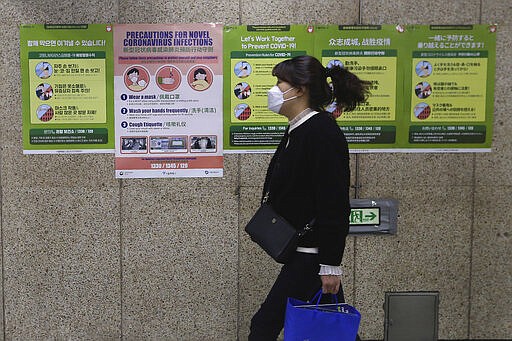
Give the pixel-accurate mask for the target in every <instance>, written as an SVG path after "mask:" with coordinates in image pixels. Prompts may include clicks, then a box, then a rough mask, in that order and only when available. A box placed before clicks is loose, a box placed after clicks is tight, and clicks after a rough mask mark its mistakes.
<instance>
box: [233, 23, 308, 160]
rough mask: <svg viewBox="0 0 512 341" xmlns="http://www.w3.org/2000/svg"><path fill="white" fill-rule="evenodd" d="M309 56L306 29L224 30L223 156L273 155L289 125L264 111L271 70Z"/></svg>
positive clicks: (271, 82)
mask: <svg viewBox="0 0 512 341" xmlns="http://www.w3.org/2000/svg"><path fill="white" fill-rule="evenodd" d="M312 53H313V27H312V26H308V25H248V26H225V29H224V60H225V63H224V67H225V68H224V76H225V78H224V79H225V84H224V146H225V150H226V152H230V151H232V152H244V151H245V152H261V151H269V150H270V151H273V150H274V149H275V147H276V146H277V145H278V144H279V141H280V140H281V137H282V136H283V134H284V131H285V129H286V126H287V124H288V121H287V119H286V118H285V117H283V116H282V115H278V114H276V113H274V112H272V111H270V110H269V109H268V108H267V91H268V90H269V89H270V88H271V87H272V86H274V85H275V84H276V82H277V79H276V78H275V77H274V76H272V69H273V67H274V65H276V64H277V63H279V62H280V61H283V60H285V59H289V58H293V57H295V56H300V55H305V54H312Z"/></svg>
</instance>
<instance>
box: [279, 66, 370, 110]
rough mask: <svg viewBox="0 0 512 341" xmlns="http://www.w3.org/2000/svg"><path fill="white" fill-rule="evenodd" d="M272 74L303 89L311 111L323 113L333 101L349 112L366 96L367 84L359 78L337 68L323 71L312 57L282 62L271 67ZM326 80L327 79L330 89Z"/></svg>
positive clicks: (339, 67) (323, 68)
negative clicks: (307, 97)
mask: <svg viewBox="0 0 512 341" xmlns="http://www.w3.org/2000/svg"><path fill="white" fill-rule="evenodd" d="M272 75H273V76H275V77H277V78H279V79H280V80H283V81H285V82H287V83H290V85H292V86H294V87H297V88H298V87H305V88H307V89H308V90H309V106H310V107H311V108H312V109H315V110H325V107H326V106H327V105H329V104H331V103H332V102H334V101H335V102H336V105H337V106H338V108H339V109H341V110H342V111H352V110H354V109H355V108H356V107H357V106H358V105H359V104H360V103H362V102H364V101H366V98H367V97H368V95H369V93H370V92H369V90H368V89H369V86H370V85H371V83H370V82H368V81H363V80H361V79H359V77H357V76H356V75H354V74H353V73H352V72H350V71H348V70H347V69H345V68H343V67H341V66H339V65H335V66H333V67H330V68H325V67H324V66H323V65H322V63H320V61H319V60H318V59H316V58H315V57H312V56H298V57H295V58H292V59H287V60H284V61H282V62H280V63H279V64H277V65H276V66H274V69H273V70H272ZM327 77H331V80H332V87H333V88H332V89H331V87H330V86H329V84H328V83H327Z"/></svg>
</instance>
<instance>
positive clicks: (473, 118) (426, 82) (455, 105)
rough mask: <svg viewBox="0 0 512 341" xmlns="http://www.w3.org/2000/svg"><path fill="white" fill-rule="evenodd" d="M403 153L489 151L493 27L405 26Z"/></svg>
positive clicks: (494, 49)
mask: <svg viewBox="0 0 512 341" xmlns="http://www.w3.org/2000/svg"><path fill="white" fill-rule="evenodd" d="M405 30H406V32H405V35H406V36H407V38H408V39H407V41H408V43H409V46H408V51H407V53H408V57H409V58H408V63H407V64H405V65H404V66H405V67H406V70H405V74H406V75H407V76H406V77H405V82H404V87H405V93H406V94H407V95H406V96H407V98H406V101H407V106H406V109H405V110H406V114H407V117H408V120H409V127H408V132H407V138H408V141H407V144H406V147H407V148H415V149H425V150H434V151H435V150H447V151H490V148H491V143H492V123H493V111H494V107H493V103H494V73H495V72H494V70H495V51H496V34H495V32H496V26H489V25H463V26H449V25H430V26H425V25H421V26H414V25H411V26H407V27H405Z"/></svg>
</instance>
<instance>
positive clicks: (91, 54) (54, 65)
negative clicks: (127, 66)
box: [20, 24, 114, 154]
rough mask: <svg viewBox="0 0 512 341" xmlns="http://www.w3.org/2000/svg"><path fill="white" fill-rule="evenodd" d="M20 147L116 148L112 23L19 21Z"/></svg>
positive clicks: (34, 151) (71, 150) (51, 150)
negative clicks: (35, 22) (31, 22)
mask: <svg viewBox="0 0 512 341" xmlns="http://www.w3.org/2000/svg"><path fill="white" fill-rule="evenodd" d="M20 44H21V46H20V57H21V73H22V97H23V105H22V112H23V152H24V153H25V154H46V153H76V152H84V153H110V152H113V149H114V129H113V128H114V126H113V124H114V117H113V101H112V98H113V97H112V94H113V68H112V54H113V47H112V27H111V26H110V25H104V24H90V25H22V26H21V27H20Z"/></svg>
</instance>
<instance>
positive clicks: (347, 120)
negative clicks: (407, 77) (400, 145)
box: [315, 25, 404, 152]
mask: <svg viewBox="0 0 512 341" xmlns="http://www.w3.org/2000/svg"><path fill="white" fill-rule="evenodd" d="M403 45H404V42H403V40H402V37H401V32H400V31H399V30H397V29H396V26H393V25H357V26H348V25H324V26H316V27H315V56H316V57H317V58H318V59H319V60H320V61H321V62H322V63H323V64H324V65H325V66H326V67H330V66H331V65H340V66H342V67H344V68H346V69H348V70H350V71H351V72H352V73H354V74H355V75H357V76H358V77H359V78H361V79H363V80H366V81H369V82H371V86H370V90H371V95H370V96H369V97H368V100H367V101H366V102H365V103H363V104H362V105H360V106H359V107H357V108H356V109H355V110H354V111H351V112H340V111H339V110H338V109H336V105H335V104H333V105H331V106H330V107H329V108H327V109H328V111H330V112H332V113H333V115H334V116H335V117H337V121H338V124H339V125H340V128H341V129H342V130H343V132H344V134H345V137H346V138H347V141H348V142H349V147H350V149H351V151H352V152H353V151H358V150H365V151H366V150H373V149H392V148H394V147H395V146H396V143H397V131H398V130H399V129H400V126H401V124H402V122H403V120H404V117H403V115H401V113H402V112H403V98H402V92H401V84H402V82H403V74H402V73H400V72H399V66H400V64H401V63H402V59H403V53H402V51H403V48H402V46H403Z"/></svg>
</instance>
